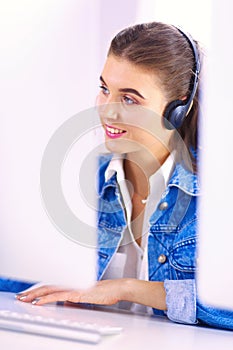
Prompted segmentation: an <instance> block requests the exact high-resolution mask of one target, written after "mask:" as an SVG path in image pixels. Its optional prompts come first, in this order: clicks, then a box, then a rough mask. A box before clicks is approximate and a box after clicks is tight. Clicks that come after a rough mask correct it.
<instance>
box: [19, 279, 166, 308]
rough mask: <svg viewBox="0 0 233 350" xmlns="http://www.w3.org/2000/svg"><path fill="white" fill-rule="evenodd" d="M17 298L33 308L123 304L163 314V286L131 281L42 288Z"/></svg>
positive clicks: (123, 280)
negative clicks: (60, 303)
mask: <svg viewBox="0 0 233 350" xmlns="http://www.w3.org/2000/svg"><path fill="white" fill-rule="evenodd" d="M16 297H17V299H18V300H21V301H23V302H29V303H33V304H36V305H43V304H47V303H52V302H57V301H68V302H72V303H89V304H99V305H113V304H116V303H117V302H118V301H121V300H124V301H131V302H134V303H138V304H143V305H147V306H151V307H154V308H157V309H160V310H166V303H165V299H166V295H165V290H164V286H163V282H148V281H141V280H137V279H133V278H122V279H115V280H103V281H99V282H97V283H96V284H95V285H94V286H93V287H91V288H89V289H83V290H75V289H62V288H59V287H56V286H43V287H39V288H35V289H31V290H30V291H26V292H23V293H20V294H18V295H17V296H16Z"/></svg>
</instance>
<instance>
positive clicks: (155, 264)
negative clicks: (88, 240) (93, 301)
mask: <svg viewBox="0 0 233 350" xmlns="http://www.w3.org/2000/svg"><path fill="white" fill-rule="evenodd" d="M110 159H111V156H103V157H101V159H100V167H99V214H98V268H99V269H98V279H101V277H102V276H103V274H104V272H105V270H106V268H107V267H108V265H109V263H110V261H111V259H112V258H113V256H114V254H115V252H116V251H117V249H118V247H119V244H120V241H121V239H122V236H123V234H124V230H125V228H126V225H127V223H126V217H125V212H124V208H123V206H122V203H121V196H120V192H119V189H118V184H117V179H116V174H113V175H112V177H111V178H110V179H109V180H108V181H106V182H105V171H106V169H107V166H108V164H109V162H110ZM199 194H200V189H199V185H198V179H197V175H196V174H193V173H191V172H189V171H188V170H186V169H185V168H184V167H183V166H182V165H181V164H176V166H175V169H174V171H173V174H172V176H171V178H170V181H169V183H168V186H167V188H166V190H165V192H164V193H163V195H162V198H161V200H160V203H159V204H158V206H157V208H155V211H154V213H153V214H152V216H151V217H150V222H149V223H150V229H149V235H148V269H149V271H148V276H149V280H150V281H164V286H165V290H166V295H167V299H166V302H167V316H168V317H169V318H170V319H171V320H173V321H175V322H182V323H191V324H193V323H197V322H198V320H199V321H203V322H205V323H207V324H210V325H213V326H217V327H218V326H219V327H225V328H230V329H233V314H232V313H228V312H227V311H226V312H225V311H224V310H216V309H213V308H212V309H211V308H210V307H208V306H207V305H203V304H201V302H197V296H196V294H197V293H196V286H195V270H196V246H197V219H198V218H197V198H198V195H199ZM213 310H214V312H213ZM153 312H154V313H155V314H159V313H161V312H159V310H155V309H153ZM226 313H227V317H226ZM229 316H231V318H230V321H229ZM226 319H227V321H228V322H226Z"/></svg>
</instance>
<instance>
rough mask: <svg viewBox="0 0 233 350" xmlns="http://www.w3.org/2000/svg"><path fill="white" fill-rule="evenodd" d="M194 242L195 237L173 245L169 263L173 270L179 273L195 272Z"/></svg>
mask: <svg viewBox="0 0 233 350" xmlns="http://www.w3.org/2000/svg"><path fill="white" fill-rule="evenodd" d="M196 241H197V239H196V237H191V238H188V239H185V240H182V241H180V242H178V243H176V244H174V245H173V247H172V250H171V252H170V263H171V265H172V266H173V267H174V268H175V269H177V270H179V271H181V272H195V270H196V245H197V244H196Z"/></svg>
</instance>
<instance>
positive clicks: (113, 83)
mask: <svg viewBox="0 0 233 350" xmlns="http://www.w3.org/2000/svg"><path fill="white" fill-rule="evenodd" d="M166 104H167V101H166V99H165V96H164V93H163V91H162V88H161V87H160V86H159V84H158V79H157V80H156V76H155V75H154V74H152V73H150V72H149V71H146V70H143V69H142V68H140V67H137V66H136V65H134V64H132V63H130V62H129V61H127V60H125V59H120V58H118V57H115V56H114V55H110V56H109V57H108V58H107V60H106V63H105V65H104V68H103V71H102V74H101V77H100V92H99V95H98V97H97V105H98V106H99V115H100V119H101V123H102V126H103V128H104V131H105V142H106V147H107V148H108V149H109V150H110V151H111V152H114V153H130V152H135V151H140V150H142V149H144V150H147V151H149V152H152V153H153V154H155V155H156V156H157V157H158V156H159V153H160V152H164V151H165V149H166V150H167V149H168V147H167V145H168V142H169V139H170V137H171V131H168V130H166V129H165V128H164V126H163V123H162V117H161V115H162V113H163V110H164V108H165V106H166Z"/></svg>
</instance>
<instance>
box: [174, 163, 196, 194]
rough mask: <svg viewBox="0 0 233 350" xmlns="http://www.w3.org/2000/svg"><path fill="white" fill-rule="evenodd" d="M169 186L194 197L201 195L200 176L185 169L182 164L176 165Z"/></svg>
mask: <svg viewBox="0 0 233 350" xmlns="http://www.w3.org/2000/svg"><path fill="white" fill-rule="evenodd" d="M168 186H169V187H172V186H176V187H178V188H180V189H181V190H182V191H184V192H185V193H187V194H189V195H192V196H199V195H200V185H199V178H198V175H197V174H194V173H192V172H191V171H189V170H187V169H185V168H184V167H183V166H182V165H181V164H180V163H178V164H176V166H175V169H174V171H173V173H172V176H171V178H170V181H169V184H168Z"/></svg>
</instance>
